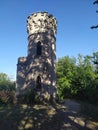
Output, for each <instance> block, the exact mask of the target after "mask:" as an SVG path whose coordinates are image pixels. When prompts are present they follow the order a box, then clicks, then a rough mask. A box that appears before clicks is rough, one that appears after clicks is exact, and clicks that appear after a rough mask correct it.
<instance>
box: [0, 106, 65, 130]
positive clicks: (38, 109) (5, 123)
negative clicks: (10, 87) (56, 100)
mask: <svg viewBox="0 0 98 130" xmlns="http://www.w3.org/2000/svg"><path fill="white" fill-rule="evenodd" d="M57 110H58V109H57V108H56V109H55V108H54V107H52V106H45V105H44V106H43V105H34V106H29V105H26V104H22V105H2V106H0V130H52V129H54V130H57V128H59V127H61V126H62V125H59V127H58V125H57V124H58V119H61V118H62V117H63V116H62V114H57ZM59 124H62V119H61V121H60V122H59ZM59 129H61V128H59Z"/></svg>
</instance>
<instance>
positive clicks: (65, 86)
mask: <svg viewBox="0 0 98 130" xmlns="http://www.w3.org/2000/svg"><path fill="white" fill-rule="evenodd" d="M75 63H76V60H75V58H70V57H69V56H65V57H63V58H61V59H59V60H58V62H57V85H58V91H59V94H60V96H61V97H62V98H65V97H66V96H67V97H71V82H72V78H73V75H74V71H75V69H76V65H75Z"/></svg>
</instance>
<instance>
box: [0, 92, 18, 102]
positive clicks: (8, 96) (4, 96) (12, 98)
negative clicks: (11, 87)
mask: <svg viewBox="0 0 98 130" xmlns="http://www.w3.org/2000/svg"><path fill="white" fill-rule="evenodd" d="M10 103H16V95H15V91H4V90H2V91H0V104H10Z"/></svg>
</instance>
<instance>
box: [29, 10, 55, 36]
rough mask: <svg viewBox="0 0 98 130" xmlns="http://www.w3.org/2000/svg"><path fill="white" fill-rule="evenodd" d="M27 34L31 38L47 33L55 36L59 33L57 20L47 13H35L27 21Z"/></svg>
mask: <svg viewBox="0 0 98 130" xmlns="http://www.w3.org/2000/svg"><path fill="white" fill-rule="evenodd" d="M27 32H28V35H29V36H30V35H32V34H35V33H41V32H45V33H46V32H47V33H50V34H53V35H54V36H55V35H56V32H57V21H56V18H55V17H54V16H53V15H50V14H48V13H47V12H38V13H34V14H32V15H31V16H29V17H28V19H27Z"/></svg>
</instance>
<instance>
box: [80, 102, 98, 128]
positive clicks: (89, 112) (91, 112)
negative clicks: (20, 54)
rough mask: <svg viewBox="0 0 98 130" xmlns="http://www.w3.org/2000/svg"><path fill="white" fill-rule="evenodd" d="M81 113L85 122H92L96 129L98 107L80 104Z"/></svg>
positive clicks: (97, 125) (97, 126)
mask: <svg viewBox="0 0 98 130" xmlns="http://www.w3.org/2000/svg"><path fill="white" fill-rule="evenodd" d="M81 113H82V114H83V115H85V117H86V119H87V120H90V121H92V123H93V124H94V125H95V126H96V128H97V129H98V105H94V104H89V103H81Z"/></svg>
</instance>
